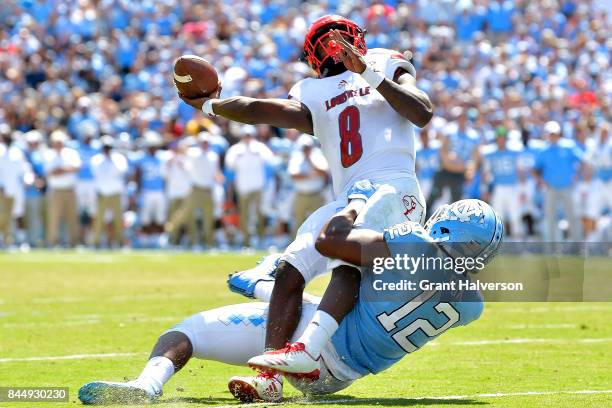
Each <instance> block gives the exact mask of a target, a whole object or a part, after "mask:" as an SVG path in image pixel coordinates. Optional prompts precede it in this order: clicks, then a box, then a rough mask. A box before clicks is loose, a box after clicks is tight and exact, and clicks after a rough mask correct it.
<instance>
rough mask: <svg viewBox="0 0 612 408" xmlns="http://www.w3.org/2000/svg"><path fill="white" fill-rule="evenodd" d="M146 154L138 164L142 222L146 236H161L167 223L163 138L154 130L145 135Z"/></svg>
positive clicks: (136, 177)
mask: <svg viewBox="0 0 612 408" xmlns="http://www.w3.org/2000/svg"><path fill="white" fill-rule="evenodd" d="M143 140H144V144H145V146H146V152H145V153H144V154H143V155H142V156H141V157H140V158H139V159H138V161H137V162H136V172H135V179H136V183H137V185H138V192H139V193H141V194H140V196H141V199H142V202H141V208H140V222H141V223H142V232H143V234H146V235H151V234H161V233H162V232H163V230H164V228H163V225H164V223H165V222H166V212H167V202H166V196H165V193H164V188H165V184H164V178H163V177H162V174H161V169H162V157H161V154H160V151H159V150H158V149H159V147H160V146H161V145H162V143H163V138H162V136H161V135H160V134H159V133H157V132H155V131H152V130H149V131H146V132H145V134H144V135H143Z"/></svg>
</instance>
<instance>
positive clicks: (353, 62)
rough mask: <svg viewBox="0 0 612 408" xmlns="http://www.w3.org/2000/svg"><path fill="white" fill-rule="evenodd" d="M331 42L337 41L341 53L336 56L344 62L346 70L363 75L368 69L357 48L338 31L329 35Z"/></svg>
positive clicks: (332, 31) (333, 31)
mask: <svg viewBox="0 0 612 408" xmlns="http://www.w3.org/2000/svg"><path fill="white" fill-rule="evenodd" d="M329 38H330V40H331V41H335V43H336V44H337V46H338V47H340V51H339V52H338V54H336V56H337V57H338V58H339V59H340V61H342V63H343V64H344V66H345V67H346V69H348V70H349V71H352V72H355V73H357V74H361V73H362V72H363V71H365V69H366V61H365V58H363V55H361V53H360V52H359V50H358V49H357V47H355V46H354V45H353V44H350V43H349V42H348V41H347V40H346V39H345V38H344V37H343V36H342V34H340V32H339V31H338V30H331V33H330V35H329Z"/></svg>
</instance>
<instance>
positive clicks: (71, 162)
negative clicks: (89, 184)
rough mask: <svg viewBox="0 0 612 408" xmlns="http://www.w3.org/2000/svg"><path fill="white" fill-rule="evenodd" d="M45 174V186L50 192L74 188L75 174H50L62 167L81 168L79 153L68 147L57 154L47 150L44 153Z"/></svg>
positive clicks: (54, 151)
mask: <svg viewBox="0 0 612 408" xmlns="http://www.w3.org/2000/svg"><path fill="white" fill-rule="evenodd" d="M44 157H45V173H47V185H48V186H49V188H50V189H51V190H54V189H59V190H67V189H72V188H74V186H75V184H76V181H77V172H74V171H71V172H67V173H62V174H56V175H52V174H51V172H52V171H53V170H55V169H58V168H62V167H81V158H80V157H79V153H78V152H77V151H76V150H74V149H71V148H69V147H62V148H61V149H60V151H59V152H58V151H57V150H56V149H49V150H47V151H46V152H45V156H44Z"/></svg>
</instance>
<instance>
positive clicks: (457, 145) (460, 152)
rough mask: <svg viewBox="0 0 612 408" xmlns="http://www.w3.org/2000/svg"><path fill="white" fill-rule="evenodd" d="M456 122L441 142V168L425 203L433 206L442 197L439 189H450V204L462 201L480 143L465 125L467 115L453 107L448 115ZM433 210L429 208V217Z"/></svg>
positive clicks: (472, 130)
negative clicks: (463, 190)
mask: <svg viewBox="0 0 612 408" xmlns="http://www.w3.org/2000/svg"><path fill="white" fill-rule="evenodd" d="M451 115H452V117H453V118H454V120H455V122H454V123H451V124H450V126H448V129H447V131H446V134H445V135H444V138H443V139H442V147H441V148H440V163H441V168H440V170H439V171H437V172H436V174H435V175H434V179H433V188H432V189H431V193H430V194H429V198H428V199H427V202H428V203H435V202H436V201H437V200H438V199H439V198H440V197H441V196H442V190H443V189H444V188H445V187H447V188H449V190H450V195H451V202H453V201H457V200H460V199H461V195H462V191H461V190H462V188H463V184H464V183H465V180H466V172H467V170H468V166H469V165H470V161H472V160H473V159H474V158H475V155H476V152H477V147H478V143H479V138H478V135H477V134H476V131H475V130H474V129H473V128H472V127H471V126H468V123H467V115H465V113H464V110H463V109H462V108H460V107H455V108H453V110H452V112H451ZM432 210H433V209H432V208H431V207H428V213H429V215H431V212H432Z"/></svg>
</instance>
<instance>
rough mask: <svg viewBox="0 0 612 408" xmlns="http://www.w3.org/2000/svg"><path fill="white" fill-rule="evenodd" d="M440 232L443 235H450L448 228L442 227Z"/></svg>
mask: <svg viewBox="0 0 612 408" xmlns="http://www.w3.org/2000/svg"><path fill="white" fill-rule="evenodd" d="M440 232H441V233H443V234H448V233H449V232H450V230H449V229H448V228H446V227H441V228H440Z"/></svg>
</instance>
